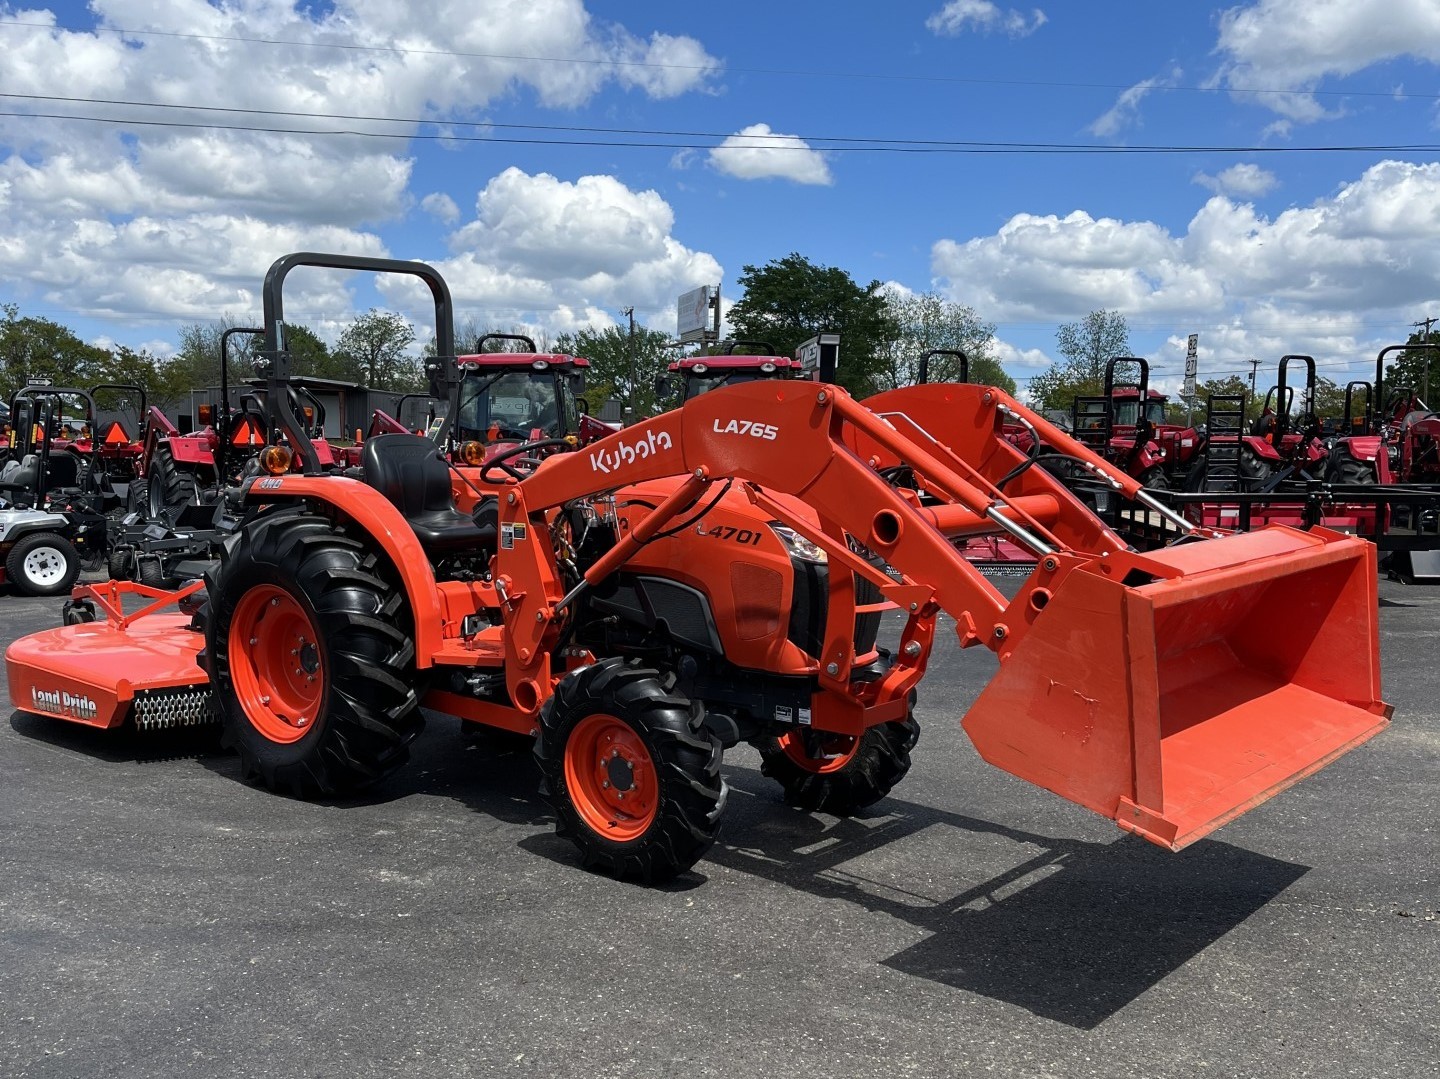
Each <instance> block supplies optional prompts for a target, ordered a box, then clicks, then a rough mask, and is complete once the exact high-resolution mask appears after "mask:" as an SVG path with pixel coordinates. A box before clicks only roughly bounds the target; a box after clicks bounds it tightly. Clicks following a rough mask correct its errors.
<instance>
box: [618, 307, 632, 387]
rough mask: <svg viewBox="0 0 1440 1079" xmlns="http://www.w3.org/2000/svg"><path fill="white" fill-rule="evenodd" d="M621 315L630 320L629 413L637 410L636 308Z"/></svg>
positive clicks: (629, 308)
mask: <svg viewBox="0 0 1440 1079" xmlns="http://www.w3.org/2000/svg"><path fill="white" fill-rule="evenodd" d="M620 313H621V314H622V315H624V316H625V317H626V318H628V319H629V320H630V340H629V351H630V392H629V393H627V394H626V395H625V411H627V412H629V411H632V410H633V409H634V408H635V308H634V307H633V306H632V307H627V308H625V310H624V311H622V312H620Z"/></svg>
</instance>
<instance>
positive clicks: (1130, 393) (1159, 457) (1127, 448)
mask: <svg viewBox="0 0 1440 1079" xmlns="http://www.w3.org/2000/svg"><path fill="white" fill-rule="evenodd" d="M1120 364H1128V365H1132V366H1133V367H1134V368H1135V369H1136V372H1137V375H1136V381H1135V382H1133V383H1119V382H1116V381H1115V369H1116V367H1117V366H1119V365H1120ZM1142 400H1144V401H1146V402H1147V404H1146V408H1145V409H1144V411H1143V413H1142V411H1141V409H1140V407H1139V402H1140V401H1142ZM1149 401H1150V364H1149V362H1148V361H1147V360H1145V359H1143V358H1141V357H1139V356H1115V357H1113V358H1112V359H1111V360H1110V361H1109V362H1107V363H1106V364H1105V392H1104V393H1103V394H1101V395H1099V396H1078V397H1076V398H1075V400H1074V403H1073V404H1072V405H1071V411H1070V424H1071V428H1072V434H1073V436H1074V438H1075V440H1076V441H1078V442H1080V443H1082V444H1083V445H1085V446H1086V447H1088V448H1089V449H1091V450H1093V451H1094V452H1095V453H1097V454H1099V455H1100V456H1101V457H1104V458H1105V459H1106V460H1108V461H1111V462H1113V463H1114V464H1116V465H1118V466H1119V467H1121V468H1123V469H1124V470H1125V472H1126V473H1127V474H1128V475H1130V476H1134V477H1135V478H1136V479H1137V480H1139V481H1140V483H1141V484H1142V485H1143V486H1145V487H1149V488H1151V489H1155V490H1166V489H1168V488H1169V487H1170V475H1169V472H1168V470H1167V467H1166V459H1165V451H1164V449H1163V448H1162V447H1161V445H1160V443H1159V442H1158V441H1157V440H1156V432H1155V424H1154V423H1153V422H1152V419H1151V416H1152V415H1153V411H1152V407H1151V405H1150V404H1149ZM1162 401H1163V399H1162ZM1160 417H1161V418H1162V419H1163V418H1164V406H1163V403H1162V405H1161V407H1160Z"/></svg>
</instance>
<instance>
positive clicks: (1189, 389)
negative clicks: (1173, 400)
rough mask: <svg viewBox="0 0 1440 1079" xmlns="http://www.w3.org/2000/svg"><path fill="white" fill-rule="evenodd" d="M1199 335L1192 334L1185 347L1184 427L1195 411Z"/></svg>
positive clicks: (1188, 423) (1188, 424)
mask: <svg viewBox="0 0 1440 1079" xmlns="http://www.w3.org/2000/svg"><path fill="white" fill-rule="evenodd" d="M1199 345H1200V335H1199V334H1198V333H1192V334H1191V335H1190V339H1189V341H1187V342H1186V345H1185V388H1184V390H1183V391H1182V394H1183V396H1184V398H1185V426H1186V427H1189V426H1190V420H1191V418H1192V417H1191V414H1192V412H1193V411H1194V409H1195V370H1196V367H1197V366H1198V365H1199V364H1198V357H1199Z"/></svg>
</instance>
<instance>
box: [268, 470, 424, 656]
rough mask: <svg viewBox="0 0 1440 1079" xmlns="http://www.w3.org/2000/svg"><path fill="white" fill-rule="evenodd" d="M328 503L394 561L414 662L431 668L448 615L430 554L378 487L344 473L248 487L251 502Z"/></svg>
mask: <svg viewBox="0 0 1440 1079" xmlns="http://www.w3.org/2000/svg"><path fill="white" fill-rule="evenodd" d="M302 499H303V500H305V501H308V502H323V503H325V504H326V505H328V506H334V507H335V509H336V510H337V511H338V512H339V513H340V514H343V515H344V516H346V517H349V518H350V519H351V520H353V521H354V522H355V523H356V524H358V525H359V526H360V527H361V528H362V529H363V530H364V531H365V532H366V533H367V534H368V535H369V536H371V537H372V538H373V540H374V542H375V543H377V544H378V545H379V546H380V549H381V550H382V551H383V552H384V553H385V557H386V558H388V559H390V562H391V564H392V565H394V567H395V570H396V572H397V573H399V574H400V581H401V583H402V584H403V585H404V587H405V595H406V598H407V599H408V600H409V601H410V610H411V612H412V614H413V616H414V619H415V665H416V666H417V667H419V668H421V669H424V668H426V667H429V666H431V665H432V664H433V662H434V657H435V654H436V653H437V652H439V651H440V641H441V638H442V636H443V633H442V631H443V629H444V626H445V615H444V612H443V611H442V610H441V606H440V593H439V589H438V586H437V585H436V583H435V574H434V573H433V572H432V571H431V569H430V558H429V556H428V555H426V553H425V549H424V548H423V547H421V546H420V541H419V540H417V539H416V538H415V533H414V532H412V531H411V530H410V525H409V524H408V523H407V522H406V520H405V518H404V517H403V516H402V515H401V513H400V511H399V510H397V509H396V508H395V507H394V506H393V505H391V504H390V502H389V500H388V499H386V498H385V496H384V495H382V494H381V493H380V492H379V491H377V490H375V488H373V487H368V486H366V485H365V484H364V483H361V482H360V481H359V480H352V479H348V478H347V477H344V476H301V475H286V476H261V477H259V478H257V479H255V480H252V481H251V483H250V484H249V486H247V487H246V488H245V493H244V500H245V502H246V504H247V505H251V506H259V505H264V504H266V503H270V502H297V501H300V500H302Z"/></svg>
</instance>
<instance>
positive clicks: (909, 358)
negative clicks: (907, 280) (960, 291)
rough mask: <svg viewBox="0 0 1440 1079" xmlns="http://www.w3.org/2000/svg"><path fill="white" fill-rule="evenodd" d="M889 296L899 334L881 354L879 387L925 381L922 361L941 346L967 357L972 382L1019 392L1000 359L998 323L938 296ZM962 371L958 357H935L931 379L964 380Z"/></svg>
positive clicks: (890, 292) (889, 293)
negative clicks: (923, 379) (921, 365)
mask: <svg viewBox="0 0 1440 1079" xmlns="http://www.w3.org/2000/svg"><path fill="white" fill-rule="evenodd" d="M884 296H885V307H886V309H887V310H888V311H889V313H890V317H891V318H893V319H894V320H895V323H896V325H897V326H898V327H899V330H900V332H899V334H898V335H897V336H896V337H894V338H893V339H892V340H890V341H888V342H886V344H885V346H884V349H883V350H882V352H881V354H880V358H881V364H880V367H879V370H878V371H877V374H876V379H877V388H878V389H890V388H891V387H894V386H911V385H914V384H915V383H916V382H917V381H918V380H919V378H920V358H921V357H922V356H923V355H925V353H927V352H929V351H930V350H931V349H937V348H940V349H949V350H952V351H960V352H963V353H965V355H966V357H967V358H968V359H969V361H970V363H969V367H970V381H971V382H976V383H980V384H982V385H986V386H999V387H1000V388H1001V389H1002V390H1004V391H1005V392H1006V393H1010V394H1013V393H1014V392H1015V380H1014V379H1013V378H1011V377H1010V376H1009V375H1008V374H1006V372H1005V368H1004V367H1002V366H1001V365H1000V361H999V360H998V359H997V358H996V357H995V353H994V347H995V346H994V341H995V324H994V323H993V322H984V321H982V320H981V318H980V316H979V315H977V314H976V313H975V309H974V308H973V307H967V306H965V305H964V304H960V303H953V302H951V301H949V300H946V299H945V298H944V297H943V296H941V295H940V294H939V293H938V292H917V293H904V292H900V291H898V290H896V289H886V290H885V292H884ZM842 348H843V342H842ZM959 367H960V365H959V361H958V360H957V359H956V358H955V357H953V356H936V357H934V358H933V359H932V360H931V362H930V364H929V379H930V381H931V382H949V381H953V380H955V379H957V378H959V377H960V374H959Z"/></svg>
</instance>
